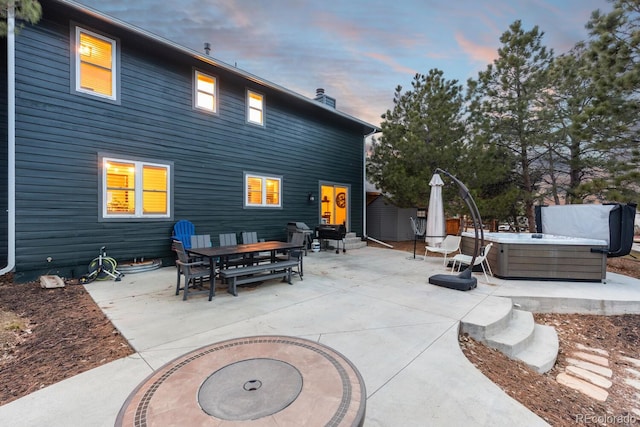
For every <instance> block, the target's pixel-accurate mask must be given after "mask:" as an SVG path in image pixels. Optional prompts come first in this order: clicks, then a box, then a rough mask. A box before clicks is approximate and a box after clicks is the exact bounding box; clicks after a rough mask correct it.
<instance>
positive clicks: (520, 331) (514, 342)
mask: <svg viewBox="0 0 640 427" xmlns="http://www.w3.org/2000/svg"><path fill="white" fill-rule="evenodd" d="M534 329H535V322H534V321H533V314H531V312H528V311H522V310H513V311H512V313H511V320H510V321H509V324H508V325H507V327H506V328H504V329H502V330H501V331H498V332H496V333H493V334H490V335H487V339H486V343H487V345H488V346H490V347H492V348H495V349H496V350H500V351H501V352H502V353H504V354H506V355H507V356H508V357H510V358H512V359H514V358H515V355H516V354H518V353H520V352H521V351H522V350H524V349H525V348H526V347H527V346H528V345H529V343H530V342H531V341H533V338H534V335H533V333H534Z"/></svg>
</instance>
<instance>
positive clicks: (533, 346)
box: [460, 297, 559, 373]
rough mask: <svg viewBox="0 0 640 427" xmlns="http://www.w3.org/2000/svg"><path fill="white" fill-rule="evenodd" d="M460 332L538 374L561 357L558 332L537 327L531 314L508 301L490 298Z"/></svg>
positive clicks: (473, 314)
mask: <svg viewBox="0 0 640 427" xmlns="http://www.w3.org/2000/svg"><path fill="white" fill-rule="evenodd" d="M460 330H461V332H463V333H467V334H469V336H471V337H472V338H473V339H475V340H477V341H480V342H482V343H484V344H486V345H487V346H489V347H491V348H494V349H496V350H499V351H500V352H502V353H504V354H505V355H506V356H507V357H509V358H511V359H515V360H520V361H522V362H524V363H525V364H527V365H528V366H529V367H531V368H532V369H534V370H535V371H537V372H539V373H544V372H547V371H548V370H550V369H551V368H552V367H553V365H554V364H555V362H556V358H557V357H558V348H559V344H558V334H557V333H556V330H555V329H554V328H552V327H550V326H545V325H538V324H536V323H535V321H534V319H533V314H532V313H530V312H528V311H524V310H516V309H514V308H513V302H512V301H511V299H509V298H502V297H489V298H487V299H486V300H485V301H483V302H482V303H481V304H479V305H478V306H477V307H475V308H474V309H473V310H471V311H470V312H469V313H468V314H467V315H466V316H465V317H464V318H463V319H462V321H461V322H460Z"/></svg>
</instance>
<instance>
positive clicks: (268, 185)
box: [244, 173, 282, 208]
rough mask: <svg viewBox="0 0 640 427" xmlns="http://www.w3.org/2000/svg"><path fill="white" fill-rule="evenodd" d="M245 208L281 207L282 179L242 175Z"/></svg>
mask: <svg viewBox="0 0 640 427" xmlns="http://www.w3.org/2000/svg"><path fill="white" fill-rule="evenodd" d="M244 188H245V195H244V206H245V207H269V208H279V207H282V178H281V177H278V176H265V175H258V174H252V173H245V174H244Z"/></svg>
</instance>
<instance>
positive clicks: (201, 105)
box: [194, 70, 218, 113]
mask: <svg viewBox="0 0 640 427" xmlns="http://www.w3.org/2000/svg"><path fill="white" fill-rule="evenodd" d="M194 82H195V84H194V90H195V93H194V106H195V108H198V109H201V110H206V111H210V112H212V113H215V112H217V111H218V80H217V79H216V78H215V77H214V76H211V75H208V74H204V73H202V72H200V71H198V70H196V71H195V77H194Z"/></svg>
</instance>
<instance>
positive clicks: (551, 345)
mask: <svg viewBox="0 0 640 427" xmlns="http://www.w3.org/2000/svg"><path fill="white" fill-rule="evenodd" d="M559 346H560V344H559V341H558V333H557V332H556V330H555V328H553V327H552V326H547V325H538V324H536V325H535V326H534V331H533V339H532V340H531V341H530V342H529V344H528V345H527V346H526V347H525V348H524V349H522V350H521V351H520V352H518V353H517V354H516V355H515V357H514V358H515V359H517V360H520V361H522V362H524V363H525V364H527V366H529V367H530V368H531V369H533V370H535V371H536V372H538V373H540V374H543V373H545V372H547V371H549V370H550V369H551V368H553V366H554V365H555V363H556V359H557V358H558V350H559V348H560V347H559Z"/></svg>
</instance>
